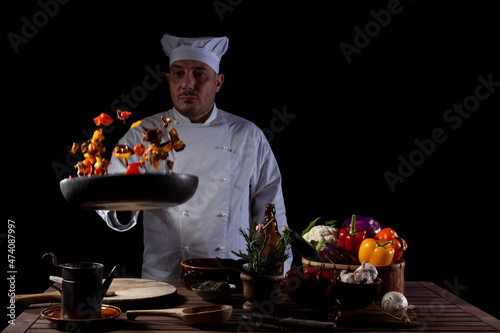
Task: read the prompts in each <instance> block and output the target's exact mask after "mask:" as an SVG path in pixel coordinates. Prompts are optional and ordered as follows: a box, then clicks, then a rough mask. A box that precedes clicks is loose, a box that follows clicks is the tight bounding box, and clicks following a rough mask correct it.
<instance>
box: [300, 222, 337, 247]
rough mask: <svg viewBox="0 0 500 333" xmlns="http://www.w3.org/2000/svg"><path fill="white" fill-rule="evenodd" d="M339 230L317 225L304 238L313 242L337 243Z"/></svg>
mask: <svg viewBox="0 0 500 333" xmlns="http://www.w3.org/2000/svg"><path fill="white" fill-rule="evenodd" d="M337 234H338V231H337V228H334V227H330V226H327V225H317V226H314V227H313V228H312V229H311V230H309V231H308V232H307V233H306V234H304V236H302V237H303V238H304V239H305V240H306V241H308V242H311V241H315V242H318V243H319V242H326V241H327V240H329V239H331V240H332V241H333V242H334V243H336V242H337Z"/></svg>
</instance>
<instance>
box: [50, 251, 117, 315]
mask: <svg viewBox="0 0 500 333" xmlns="http://www.w3.org/2000/svg"><path fill="white" fill-rule="evenodd" d="M46 256H51V257H52V264H53V265H54V266H55V267H60V268H61V269H62V275H61V276H62V288H59V287H57V286H55V285H54V281H51V280H49V284H50V285H51V286H52V287H53V288H55V289H57V290H59V292H60V293H61V317H62V319H96V318H100V317H101V307H102V300H103V298H104V295H105V294H106V292H107V291H108V288H109V286H110V285H111V282H112V281H113V278H114V277H115V275H116V273H117V272H118V270H117V268H118V266H115V267H113V269H112V270H111V273H109V276H108V277H107V278H106V281H104V282H102V275H103V267H104V265H102V264H99V263H95V262H74V263H67V264H61V265H60V264H59V263H58V261H57V257H56V255H55V254H54V253H52V252H49V253H45V254H44V255H43V256H42V261H43V258H45V257H46Z"/></svg>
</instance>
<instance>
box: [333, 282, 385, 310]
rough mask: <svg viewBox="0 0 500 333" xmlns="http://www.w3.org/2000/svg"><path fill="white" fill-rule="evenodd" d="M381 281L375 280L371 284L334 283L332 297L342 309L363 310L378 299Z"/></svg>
mask: <svg viewBox="0 0 500 333" xmlns="http://www.w3.org/2000/svg"><path fill="white" fill-rule="evenodd" d="M381 288H382V279H381V278H379V277H378V278H376V279H375V281H373V283H367V284H355V283H345V282H342V281H340V280H337V281H336V284H335V288H334V293H333V294H334V295H335V297H336V298H338V299H339V301H340V305H341V307H342V308H346V309H364V308H366V307H367V306H368V305H370V304H371V303H372V302H373V301H376V300H378V299H379V295H380V290H381Z"/></svg>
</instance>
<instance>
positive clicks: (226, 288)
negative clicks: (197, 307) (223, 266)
mask: <svg viewBox="0 0 500 333" xmlns="http://www.w3.org/2000/svg"><path fill="white" fill-rule="evenodd" d="M191 289H192V290H193V291H194V293H195V294H196V295H198V296H200V297H201V298H203V299H204V300H205V301H209V302H214V301H218V300H221V299H224V298H226V297H227V296H229V295H231V293H232V292H233V290H235V289H236V286H235V285H234V284H230V283H227V282H225V281H223V282H217V281H205V282H201V283H196V284H193V285H192V286H191Z"/></svg>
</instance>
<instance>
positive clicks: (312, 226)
mask: <svg viewBox="0 0 500 333" xmlns="http://www.w3.org/2000/svg"><path fill="white" fill-rule="evenodd" d="M320 218H321V217H318V218H316V220H314V221H312V222H309V225H308V226H307V228H305V229H304V231H302V236H304V235H305V234H307V233H308V232H309V231H310V230H311V229H312V228H314V227H315V226H316V222H318V220H319V219H320ZM335 223H337V220H331V221H326V222H325V225H326V226H329V227H333V226H334V225H335Z"/></svg>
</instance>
